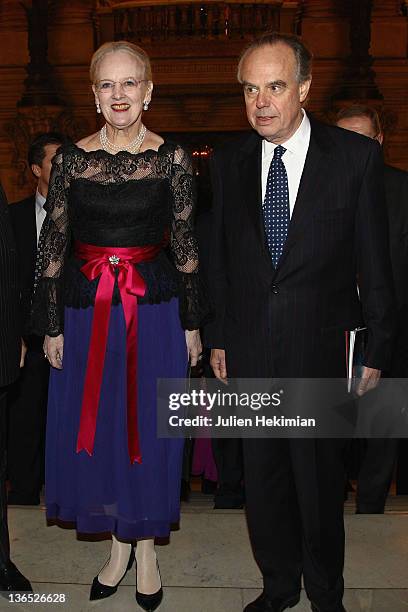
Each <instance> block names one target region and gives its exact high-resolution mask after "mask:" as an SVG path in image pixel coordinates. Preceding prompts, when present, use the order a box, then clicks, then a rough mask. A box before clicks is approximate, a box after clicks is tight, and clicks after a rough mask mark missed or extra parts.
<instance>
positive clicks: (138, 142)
mask: <svg viewBox="0 0 408 612" xmlns="http://www.w3.org/2000/svg"><path fill="white" fill-rule="evenodd" d="M146 132H147V130H146V126H145V125H143V123H142V127H141V128H140V131H139V133H138V135H137V136H136V138H135V140H133V141H132V142H130V143H129V144H128V145H127V147H118V146H117V145H115V144H113V142H111V141H110V140H109V139H108V136H107V134H106V123H105V125H104V126H103V128H102V129H101V130H100V132H99V140H100V143H101V146H102V149H104V150H105V151H108V153H109V152H113V153H118V152H119V151H128V152H129V153H133V154H134V153H138V152H139V149H140V147H141V146H142V143H143V140H144V137H145V136H146Z"/></svg>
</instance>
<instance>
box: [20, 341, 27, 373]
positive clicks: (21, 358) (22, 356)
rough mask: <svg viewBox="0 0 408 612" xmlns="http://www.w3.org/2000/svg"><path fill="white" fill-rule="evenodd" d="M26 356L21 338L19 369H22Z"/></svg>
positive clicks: (25, 349) (24, 344) (25, 348)
mask: <svg viewBox="0 0 408 612" xmlns="http://www.w3.org/2000/svg"><path fill="white" fill-rule="evenodd" d="M26 355H27V345H26V343H25V342H24V340H23V339H22V338H21V355H20V368H23V367H24V363H25V358H26Z"/></svg>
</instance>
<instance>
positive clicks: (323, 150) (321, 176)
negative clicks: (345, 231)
mask: <svg viewBox="0 0 408 612" xmlns="http://www.w3.org/2000/svg"><path fill="white" fill-rule="evenodd" d="M323 130H324V125H322V124H320V123H317V122H315V121H313V120H311V134H310V144H309V149H308V152H307V155H306V160H305V166H304V168H303V173H302V178H301V180H300V184H299V190H298V194H297V197H296V203H295V207H294V209H293V214H292V218H291V221H290V224H289V231H288V237H287V239H286V242H285V246H284V248H283V253H282V256H281V258H280V260H279V265H278V269H279V268H281V267H282V265H283V264H284V261H285V259H286V256H287V254H288V252H289V251H290V249H291V248H292V246H293V245H294V244H295V243H296V241H297V240H298V238H299V237H300V236H301V234H302V232H303V230H304V225H305V223H306V222H307V221H308V219H310V217H311V215H312V214H313V212H314V210H315V209H316V208H317V207H318V206H320V205H321V202H322V196H323V197H324V191H325V186H326V185H327V181H328V180H330V179H329V178H328V176H329V173H328V169H329V165H330V160H331V152H332V146H331V143H329V142H327V140H326V139H325V138H324V134H323V133H322V132H323Z"/></svg>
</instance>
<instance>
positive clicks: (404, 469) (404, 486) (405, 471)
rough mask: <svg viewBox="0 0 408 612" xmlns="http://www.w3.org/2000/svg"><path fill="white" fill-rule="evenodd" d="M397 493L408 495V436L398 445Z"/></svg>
mask: <svg viewBox="0 0 408 612" xmlns="http://www.w3.org/2000/svg"><path fill="white" fill-rule="evenodd" d="M397 495H408V438H404V439H402V440H400V441H399V445H398V464H397Z"/></svg>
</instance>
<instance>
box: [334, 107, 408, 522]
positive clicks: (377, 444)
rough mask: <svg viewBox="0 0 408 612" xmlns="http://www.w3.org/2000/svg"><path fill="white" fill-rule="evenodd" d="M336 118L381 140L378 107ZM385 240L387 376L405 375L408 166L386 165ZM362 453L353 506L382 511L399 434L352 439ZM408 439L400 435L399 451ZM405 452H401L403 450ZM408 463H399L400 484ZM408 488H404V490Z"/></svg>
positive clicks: (346, 112)
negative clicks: (389, 283)
mask: <svg viewBox="0 0 408 612" xmlns="http://www.w3.org/2000/svg"><path fill="white" fill-rule="evenodd" d="M336 124H337V125H338V126H339V127H342V128H344V129H346V130H351V131H353V132H357V133H358V134H362V135H363V136H367V137H368V138H372V139H374V140H377V141H378V142H379V143H380V144H382V143H383V138H384V136H383V132H382V129H381V123H380V119H379V116H378V113H377V111H376V110H375V109H374V108H371V107H369V106H363V105H357V104H356V105H352V106H347V107H345V108H343V109H341V110H340V111H339V112H338V114H337V118H336ZM384 179H385V197H386V202H387V212H388V226H389V243H390V254H391V265H392V275H393V280H394V286H395V294H396V303H397V329H396V336H395V343H394V350H393V355H392V363H391V368H390V371H389V373H388V374H389V376H391V377H393V378H406V377H408V172H405V171H404V170H399V169H398V168H393V167H392V166H388V165H385V166H384ZM353 442H354V444H355V445H356V446H357V445H358V446H359V452H358V453H356V454H357V455H361V465H360V470H359V473H358V489H357V512H358V513H376V514H377V513H383V512H384V507H385V501H386V499H387V494H388V491H389V488H390V484H391V480H392V475H393V469H394V464H395V460H396V456H397V448H398V440H395V439H378V438H373V439H370V440H355V441H353ZM406 444H407V441H406V440H401V442H400V446H401V451H403V450H404V447H406ZM401 455H403V452H401ZM404 467H405V473H407V472H408V465H406V466H404V465H403V461H401V465H400V466H399V480H400V482H399V484H400V488H401V480H402V479H403V474H404ZM406 492H408V490H407V491H406Z"/></svg>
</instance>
